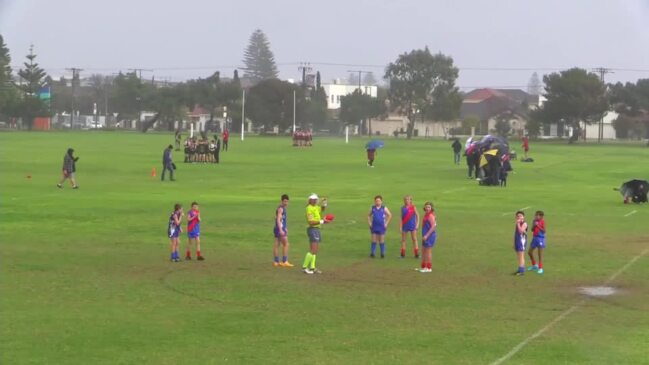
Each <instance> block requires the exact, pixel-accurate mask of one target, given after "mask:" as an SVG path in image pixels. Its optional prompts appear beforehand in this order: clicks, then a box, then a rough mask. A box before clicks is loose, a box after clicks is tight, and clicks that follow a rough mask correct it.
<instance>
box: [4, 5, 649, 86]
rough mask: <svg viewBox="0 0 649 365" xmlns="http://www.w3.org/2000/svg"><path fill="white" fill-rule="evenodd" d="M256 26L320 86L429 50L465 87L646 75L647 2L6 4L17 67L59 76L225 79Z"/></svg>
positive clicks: (292, 69)
mask: <svg viewBox="0 0 649 365" xmlns="http://www.w3.org/2000/svg"><path fill="white" fill-rule="evenodd" d="M256 28H261V29H262V30H263V31H264V32H265V33H266V35H267V36H268V38H269V39H270V42H271V49H272V51H273V52H274V54H275V59H276V61H277V63H278V65H279V68H280V72H281V75H280V76H281V77H282V78H298V77H299V73H298V69H297V67H298V64H299V63H300V62H311V64H312V67H314V69H316V70H320V71H321V73H322V76H323V81H327V80H330V79H332V78H335V77H338V78H343V79H344V78H346V77H347V70H356V69H361V70H368V71H374V73H375V75H376V76H377V78H380V77H382V76H383V72H384V68H385V65H386V64H387V63H389V62H390V61H393V60H394V59H395V58H396V57H397V56H398V55H399V54H400V53H403V52H406V51H410V50H412V49H414V48H423V47H424V46H426V45H427V46H428V47H429V48H430V49H431V51H433V52H438V51H439V52H442V53H444V54H447V55H450V56H452V57H453V58H454V60H455V63H456V65H457V66H459V67H460V79H459V81H458V84H459V85H460V86H462V87H463V88H471V87H499V86H500V87H518V88H523V89H525V86H526V85H527V82H528V80H529V78H530V76H531V74H532V72H534V71H535V70H536V71H538V72H539V74H541V75H542V74H545V73H548V72H551V71H552V70H553V69H557V68H558V69H562V68H569V67H573V66H579V67H584V68H594V67H600V66H603V67H610V68H613V69H616V70H615V72H614V73H612V74H609V75H607V76H606V77H607V81H618V80H622V81H628V80H630V81H635V80H636V79H638V78H649V71H628V69H636V70H649V1H648V0H624V1H617V0H570V1H566V0H542V1H541V0H536V1H525V0H489V1H484V0H454V1H443V0H429V1H426V0H395V1H388V0H356V1H354V0H346V1H345V0H324V1H323V0H320V1H305V0H303V1H297V0H273V1H268V0H237V1H199V0H184V1H160V0H155V1H154V0H128V1H126V0H110V1H108V0H104V1H96V0H56V1H53V0H0V34H2V35H3V36H4V38H5V41H6V42H7V45H8V46H9V48H10V50H11V54H12V58H13V62H12V63H13V64H14V65H17V64H19V63H21V62H22V60H23V57H24V55H25V54H26V53H27V52H28V50H29V45H30V44H34V47H35V52H36V53H37V54H38V60H39V62H40V64H41V66H42V67H44V68H45V69H46V70H47V71H48V72H49V73H50V74H51V75H53V76H55V77H58V76H61V75H67V73H66V71H65V68H68V67H81V68H83V69H85V71H83V73H82V75H84V74H86V75H87V74H90V73H104V74H110V73H113V72H117V71H118V70H127V69H128V68H145V69H153V70H154V71H153V72H144V73H143V77H144V76H147V77H150V76H151V75H155V77H156V79H171V80H173V81H177V80H182V79H186V78H190V77H199V76H207V75H209V74H211V73H212V72H213V71H215V70H220V71H221V73H222V74H225V75H230V74H231V73H232V70H233V69H234V67H237V66H240V65H241V59H242V55H243V50H244V48H245V46H246V45H247V42H248V38H249V36H250V34H251V33H252V31H253V30H254V29H256ZM327 64H345V65H341V66H334V65H327ZM347 64H348V65H349V66H347ZM475 68H487V69H489V68H515V69H516V68H522V69H524V70H475ZM623 69H627V70H623Z"/></svg>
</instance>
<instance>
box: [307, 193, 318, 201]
mask: <svg viewBox="0 0 649 365" xmlns="http://www.w3.org/2000/svg"><path fill="white" fill-rule="evenodd" d="M309 200H318V195H317V194H316V193H313V194H311V195H309Z"/></svg>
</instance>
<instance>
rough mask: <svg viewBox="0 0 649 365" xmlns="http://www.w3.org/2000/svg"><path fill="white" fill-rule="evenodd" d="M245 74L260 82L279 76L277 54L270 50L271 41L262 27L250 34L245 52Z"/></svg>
mask: <svg viewBox="0 0 649 365" xmlns="http://www.w3.org/2000/svg"><path fill="white" fill-rule="evenodd" d="M243 64H244V65H245V67H244V75H245V76H247V77H250V78H252V79H253V80H254V81H256V82H258V81H261V80H267V79H273V78H277V75H278V74H279V73H278V71H277V65H276V64H275V56H274V55H273V52H272V51H271V50H270V42H269V41H268V38H267V37H266V34H264V32H262V31H261V29H257V30H255V31H254V32H253V33H252V35H251V36H250V41H249V43H248V47H247V48H246V50H245V52H244V54H243Z"/></svg>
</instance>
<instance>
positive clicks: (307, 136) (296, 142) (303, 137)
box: [293, 129, 313, 147]
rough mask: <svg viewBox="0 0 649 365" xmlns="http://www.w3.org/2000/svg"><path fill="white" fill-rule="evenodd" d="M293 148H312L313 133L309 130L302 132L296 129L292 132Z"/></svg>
mask: <svg viewBox="0 0 649 365" xmlns="http://www.w3.org/2000/svg"><path fill="white" fill-rule="evenodd" d="M293 146H294V147H311V146H313V133H312V132H311V131H310V130H306V131H303V130H301V129H297V130H296V131H295V132H293Z"/></svg>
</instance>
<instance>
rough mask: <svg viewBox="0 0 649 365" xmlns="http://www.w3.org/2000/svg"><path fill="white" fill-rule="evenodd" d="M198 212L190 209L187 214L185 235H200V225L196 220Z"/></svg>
mask: <svg viewBox="0 0 649 365" xmlns="http://www.w3.org/2000/svg"><path fill="white" fill-rule="evenodd" d="M198 213H199V211H198V210H195V209H192V210H190V211H189V213H187V234H189V235H196V234H199V233H201V223H200V222H199V220H198Z"/></svg>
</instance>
